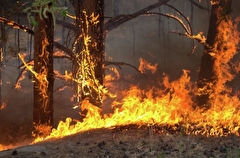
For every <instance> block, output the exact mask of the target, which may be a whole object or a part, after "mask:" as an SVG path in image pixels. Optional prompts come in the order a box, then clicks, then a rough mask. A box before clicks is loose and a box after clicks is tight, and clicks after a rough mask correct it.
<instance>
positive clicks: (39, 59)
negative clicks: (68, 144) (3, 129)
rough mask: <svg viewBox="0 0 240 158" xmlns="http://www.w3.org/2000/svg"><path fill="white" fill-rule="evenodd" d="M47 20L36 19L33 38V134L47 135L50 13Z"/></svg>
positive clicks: (50, 95)
mask: <svg viewBox="0 0 240 158" xmlns="http://www.w3.org/2000/svg"><path fill="white" fill-rule="evenodd" d="M47 15H48V18H44V17H43V18H42V19H40V18H39V17H37V18H36V21H37V23H38V25H37V26H35V36H34V71H35V72H36V74H35V75H34V105H33V126H34V133H35V134H36V135H37V136H39V135H41V136H46V135H48V134H49V132H50V130H51V127H52V126H53V85H54V76H53V75H54V74H53V36H54V26H53V19H52V15H51V14H50V13H48V14H47Z"/></svg>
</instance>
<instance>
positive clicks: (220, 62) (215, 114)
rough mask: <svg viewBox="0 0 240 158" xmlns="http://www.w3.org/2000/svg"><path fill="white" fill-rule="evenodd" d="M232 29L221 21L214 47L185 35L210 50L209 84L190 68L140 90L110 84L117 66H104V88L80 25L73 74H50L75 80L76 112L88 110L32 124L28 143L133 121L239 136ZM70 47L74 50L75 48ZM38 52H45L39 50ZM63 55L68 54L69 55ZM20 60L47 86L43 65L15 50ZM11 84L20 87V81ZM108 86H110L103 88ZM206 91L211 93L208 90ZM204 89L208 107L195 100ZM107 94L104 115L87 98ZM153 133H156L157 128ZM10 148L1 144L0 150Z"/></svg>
mask: <svg viewBox="0 0 240 158" xmlns="http://www.w3.org/2000/svg"><path fill="white" fill-rule="evenodd" d="M83 14H84V16H85V18H86V19H85V21H87V22H88V21H90V22H92V23H94V25H95V24H97V23H99V21H98V20H97V19H98V18H99V15H97V16H95V15H94V14H92V15H91V16H90V17H88V16H87V14H86V12H85V11H84V12H83ZM88 18H89V19H91V20H89V19H88ZM236 27H237V24H233V22H231V21H227V20H226V21H222V22H221V24H220V25H219V27H218V28H217V29H218V32H221V34H220V36H218V37H216V39H217V41H218V42H217V43H216V44H215V45H213V46H210V45H208V44H207V43H206V38H205V37H204V36H201V37H199V38H198V37H197V36H193V35H191V36H190V35H187V34H186V36H187V37H189V38H193V39H195V40H196V39H200V40H199V41H201V40H202V39H204V40H202V42H203V43H204V44H203V45H204V46H205V49H206V48H207V49H209V50H211V52H204V53H206V54H208V55H210V56H211V57H212V58H214V65H213V68H214V74H216V78H214V81H213V82H211V81H210V82H208V83H207V84H206V85H205V86H203V87H200V88H199V87H197V86H196V83H193V82H192V81H191V78H190V75H189V73H190V71H189V70H185V69H183V73H182V76H181V77H180V78H179V79H177V80H173V81H171V80H170V77H169V76H167V75H165V74H164V75H163V77H162V78H160V77H159V78H158V77H155V78H154V81H153V82H154V84H153V85H152V84H151V85H147V84H146V83H145V84H146V85H147V86H145V85H144V86H143V87H144V88H141V87H142V86H139V84H140V83H137V84H135V85H130V86H129V88H128V89H127V90H123V91H120V92H119V90H118V88H119V87H117V86H116V85H114V84H112V83H114V82H115V81H118V80H120V79H121V77H120V73H119V72H118V71H117V69H116V68H109V69H108V70H110V71H111V73H114V75H108V74H106V76H104V82H105V83H104V84H105V85H104V86H103V85H102V84H101V82H100V81H99V80H98V79H97V77H96V74H95V69H96V67H97V66H96V65H94V64H96V63H97V62H98V60H97V59H96V61H94V60H95V58H94V57H93V55H92V54H91V53H90V51H91V50H92V49H93V48H95V47H96V46H95V45H97V44H96V43H94V44H91V45H90V42H91V40H92V37H91V36H89V35H88V34H89V32H90V29H89V28H88V24H87V26H86V28H85V30H84V29H82V30H81V31H82V33H81V35H79V37H78V38H79V39H80V38H82V39H83V41H84V42H85V43H84V45H83V48H81V49H82V50H81V51H79V50H73V51H76V52H77V53H75V54H74V55H75V56H74V59H76V60H75V62H76V63H75V64H76V65H74V66H76V67H75V69H74V70H73V72H70V73H68V72H67V71H66V73H65V75H62V76H61V75H60V73H59V74H58V72H57V71H56V72H55V73H54V75H55V77H56V76H61V77H62V78H63V79H64V78H65V79H67V80H71V81H73V82H74V83H75V88H76V89H75V90H76V96H75V99H76V102H77V105H78V104H79V106H77V107H79V111H81V112H82V111H87V113H86V114H85V116H84V118H83V119H82V120H81V121H80V120H75V119H72V118H70V117H68V118H67V119H66V120H65V121H60V122H59V124H58V126H57V128H53V129H51V128H52V127H51V126H49V125H47V126H45V125H42V126H41V124H40V125H38V124H37V125H36V123H35V126H34V128H35V129H36V130H38V131H40V132H41V135H39V136H38V137H37V138H36V136H37V135H34V134H33V136H34V137H35V138H34V139H35V140H34V141H33V142H32V144H34V143H37V142H41V141H45V140H50V139H61V138H63V137H66V136H69V135H73V134H76V133H81V132H84V131H88V130H92V129H100V128H108V129H112V128H115V127H118V126H125V125H137V126H139V127H140V126H149V127H151V126H156V127H157V126H158V127H164V126H171V127H173V128H176V129H178V130H179V129H180V130H179V131H180V132H182V133H184V134H186V135H203V136H206V137H210V136H219V137H222V136H227V135H236V136H240V117H239V116H240V95H239V94H240V92H239V90H236V91H233V89H232V88H231V87H230V86H228V85H227V83H228V82H230V81H232V80H233V79H234V77H235V75H234V74H237V73H239V71H240V69H239V67H240V66H239V64H235V63H231V66H230V64H229V63H230V62H231V59H232V58H233V57H234V55H236V53H237V51H238V48H237V45H238V44H239V32H237V31H236V30H237V29H236ZM189 34H190V33H189ZM200 35H202V34H199V36H200ZM203 37H204V38H203ZM79 39H76V41H75V42H76V43H77V41H78V40H79ZM46 43H47V42H46ZM200 43H201V42H200ZM90 46H91V48H90ZM74 49H77V46H76V47H74ZM78 49H79V48H78ZM40 55H42V56H44V52H42V54H40ZM55 55H57V53H55ZM58 55H62V54H58ZM68 57H69V58H70V56H68ZM19 58H20V59H21V61H22V62H23V64H24V66H25V67H26V68H27V69H28V70H30V71H31V72H32V73H33V75H34V77H35V78H36V81H38V82H39V83H40V84H39V87H38V89H40V90H42V89H41V88H44V89H47V88H46V87H48V85H49V82H48V79H47V77H46V74H48V72H47V68H46V67H47V66H46V67H43V68H42V73H41V74H40V73H36V72H35V71H34V70H33V66H32V65H31V64H27V63H26V62H24V59H23V57H22V56H21V55H20V54H19ZM46 63H48V61H46ZM157 67H158V64H151V63H148V62H147V60H145V59H143V58H140V59H139V67H138V71H139V72H140V73H141V74H144V73H147V72H151V74H152V75H155V73H156V72H157ZM74 71H75V72H74ZM166 73H167V72H166ZM214 77H215V76H214ZM110 82H111V83H110ZM151 82H152V81H151ZM16 86H17V88H20V85H16ZM105 87H106V89H105ZM108 87H110V88H109V89H108ZM209 91H211V92H210V93H209ZM204 93H206V94H210V96H209V100H210V102H209V104H210V105H208V106H207V107H201V106H199V105H197V102H196V96H198V95H201V94H204ZM41 94H42V96H43V98H45V99H46V102H45V103H46V104H44V105H42V107H43V109H44V112H47V113H48V112H49V111H51V110H49V111H48V109H47V108H45V107H47V103H48V100H49V98H48V94H47V91H44V90H42V91H41ZM113 94H116V95H113ZM83 96H84V97H83ZM108 96H111V97H112V98H111V99H112V100H113V101H112V102H111V105H110V106H111V109H112V110H113V112H112V113H110V114H109V113H108V114H103V112H102V110H103V109H101V107H99V105H94V103H93V102H91V99H90V98H94V97H95V98H97V99H96V100H98V101H99V102H100V103H103V105H104V103H105V100H107V99H109V98H108ZM113 96H114V97H115V98H114V97H113ZM102 98H103V99H102ZM119 98H121V99H119ZM4 107H5V105H4V104H3V105H2V106H0V110H2V109H4ZM79 113H80V112H79ZM80 114H81V113H80ZM50 122H52V120H51V121H50ZM176 131H177V130H176ZM179 131H178V132H179ZM156 132H158V133H159V134H161V131H156ZM38 134H39V133H38ZM11 147H12V146H3V145H1V144H0V151H1V150H5V149H8V148H11Z"/></svg>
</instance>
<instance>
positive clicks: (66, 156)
mask: <svg viewBox="0 0 240 158" xmlns="http://www.w3.org/2000/svg"><path fill="white" fill-rule="evenodd" d="M8 157H9V158H79V157H81V158H154V157H156V158H174V157H175V158H181V157H184V158H188V157H189V158H209V157H216V158H235V157H240V137H238V136H235V135H228V136H223V137H206V136H201V135H197V136H196V135H185V134H183V133H181V132H178V131H174V132H171V131H167V130H156V129H154V128H153V127H148V126H143V127H137V126H135V125H128V126H125V127H116V128H113V129H96V130H90V131H86V132H81V133H78V134H75V135H71V136H68V137H64V138H61V139H51V140H45V141H43V142H39V143H36V144H32V145H26V146H22V147H17V148H13V149H9V150H5V151H2V152H0V158H8Z"/></svg>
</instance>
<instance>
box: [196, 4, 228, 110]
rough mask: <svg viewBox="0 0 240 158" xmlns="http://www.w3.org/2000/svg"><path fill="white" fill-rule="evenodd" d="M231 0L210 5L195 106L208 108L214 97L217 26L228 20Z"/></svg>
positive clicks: (217, 39)
mask: <svg viewBox="0 0 240 158" xmlns="http://www.w3.org/2000/svg"><path fill="white" fill-rule="evenodd" d="M231 3H232V0H219V2H216V4H213V5H212V10H211V17H210V22H209V29H208V35H207V41H206V43H207V44H208V46H205V47H204V51H203V56H202V59H201V65H200V71H199V74H198V81H197V86H198V92H197V96H196V102H197V106H200V107H205V108H209V107H210V106H211V103H212V100H214V98H215V86H217V82H218V75H217V73H216V71H215V70H214V67H215V65H216V58H215V56H214V54H217V53H218V47H219V43H221V41H220V40H221V39H219V38H218V37H220V36H221V33H222V32H220V31H219V29H218V28H219V26H220V24H221V22H222V21H225V20H230V18H229V16H230V12H231Z"/></svg>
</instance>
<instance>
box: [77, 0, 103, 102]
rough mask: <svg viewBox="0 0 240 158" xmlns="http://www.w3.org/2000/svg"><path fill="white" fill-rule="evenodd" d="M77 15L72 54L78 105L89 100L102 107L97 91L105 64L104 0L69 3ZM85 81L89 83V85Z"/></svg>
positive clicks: (83, 0)
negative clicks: (86, 99) (73, 54)
mask: <svg viewBox="0 0 240 158" xmlns="http://www.w3.org/2000/svg"><path fill="white" fill-rule="evenodd" d="M72 4H73V6H74V9H75V14H76V26H77V27H78V29H77V30H78V32H76V41H75V46H74V48H73V49H74V50H73V52H74V53H75V56H74V57H75V58H74V60H73V76H74V79H75V81H76V84H77V85H76V93H77V102H81V101H82V100H83V99H85V98H88V99H89V101H90V102H92V103H93V104H94V105H96V106H100V105H101V100H102V98H101V94H99V91H98V90H97V89H98V88H99V87H98V86H99V85H102V84H103V75H104V73H103V69H102V67H103V61H104V35H103V25H104V0H81V1H72ZM84 82H87V83H91V85H88V84H85V85H84Z"/></svg>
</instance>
